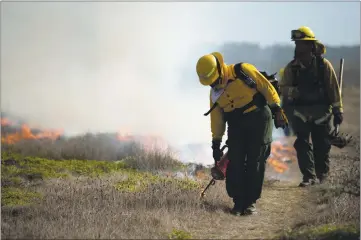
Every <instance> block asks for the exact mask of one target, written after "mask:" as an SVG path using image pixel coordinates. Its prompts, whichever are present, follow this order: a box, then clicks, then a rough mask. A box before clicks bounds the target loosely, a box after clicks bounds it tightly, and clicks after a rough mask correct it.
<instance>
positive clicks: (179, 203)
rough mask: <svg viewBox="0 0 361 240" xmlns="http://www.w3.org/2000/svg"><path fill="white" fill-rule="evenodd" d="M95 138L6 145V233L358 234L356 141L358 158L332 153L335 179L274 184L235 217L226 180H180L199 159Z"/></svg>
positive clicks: (341, 236)
mask: <svg viewBox="0 0 361 240" xmlns="http://www.w3.org/2000/svg"><path fill="white" fill-rule="evenodd" d="M94 138H96V135H91V136H89V135H85V136H84V138H83V139H82V138H77V139H78V141H79V139H81V143H77V142H76V141H74V140H69V139H68V140H58V141H54V142H51V141H44V142H46V143H45V144H42V142H41V141H38V140H29V141H22V142H19V143H18V144H14V145H4V144H3V145H2V153H1V154H2V159H1V184H2V189H1V194H2V197H1V200H2V201H1V202H2V203H1V204H2V208H1V214H2V232H1V237H2V238H7V239H15V238H17V239H24V238H33V239H34V238H36V239H48V238H68V239H69V238H82V239H85V238H86V239H94V238H97V239H114V238H116V239H121V238H125V239H129V238H133V239H134V238H162V239H165V238H168V239H191V238H203V239H206V238H218V239H219V238H228V239H229V238H238V239H240V238H241V239H245V238H247V239H249V238H269V239H270V238H274V239H358V236H359V229H360V228H359V223H360V222H359V205H360V199H359V187H360V185H359V177H360V175H359V157H358V155H359V143H358V142H357V139H356V140H355V143H356V144H354V145H353V146H351V148H352V149H351V150H350V151H356V154H355V156H345V155H344V154H334V155H333V156H332V167H331V169H332V173H331V176H330V180H329V182H328V183H326V184H322V185H315V186H314V187H311V188H309V189H300V188H297V187H295V185H296V184H294V183H281V182H277V181H269V180H266V183H265V189H264V193H263V196H262V199H261V201H260V202H259V203H258V208H259V209H260V214H259V215H256V216H251V217H243V218H242V217H241V218H237V217H234V216H231V215H230V214H229V208H230V207H231V206H232V202H231V200H230V199H229V198H228V196H227V194H226V191H225V188H224V181H217V183H216V184H215V186H212V187H211V188H210V189H209V191H208V192H207V195H206V196H205V198H204V199H203V200H200V199H199V195H200V191H201V187H204V186H205V184H207V181H208V180H209V178H208V179H206V180H207V181H203V180H194V179H192V178H187V177H181V178H176V177H174V173H175V172H177V171H178V172H183V173H185V174H184V175H185V176H186V175H187V174H186V172H187V170H189V168H191V167H192V165H190V164H187V165H185V164H181V163H180V162H179V161H177V160H175V159H174V158H173V157H172V156H171V154H170V153H169V152H161V151H156V150H155V151H148V152H147V151H144V150H142V149H141V148H140V147H139V146H137V145H135V144H133V145H127V146H125V145H116V144H115V143H113V145H112V146H113V148H111V149H109V148H108V147H109V146H106V145H105V144H103V145H100V144H99V142H98V140H96V139H94ZM101 139H105V137H104V136H101ZM66 141H71V143H72V144H68V143H66ZM112 141H113V140H111V142H112ZM94 143H96V145H92V144H94ZM108 143H109V142H108ZM57 144H59V145H57ZM80 146H85V147H84V149H83V148H82V147H80ZM102 147H105V148H104V149H102ZM92 148H97V150H93V152H92V153H93V154H94V156H92V155H91V154H90V153H89V151H90V150H89V149H92ZM120 149H122V150H120ZM127 149H128V150H127ZM126 150H127V151H128V152H126ZM67 151H69V152H67ZM122 151H125V152H122ZM205 172H206V173H207V174H208V172H209V170H208V169H206V170H205ZM140 226H142V227H140Z"/></svg>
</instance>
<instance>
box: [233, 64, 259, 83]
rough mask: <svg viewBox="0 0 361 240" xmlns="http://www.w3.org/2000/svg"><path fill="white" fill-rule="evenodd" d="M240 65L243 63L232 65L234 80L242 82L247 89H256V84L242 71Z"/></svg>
mask: <svg viewBox="0 0 361 240" xmlns="http://www.w3.org/2000/svg"><path fill="white" fill-rule="evenodd" d="M242 64H243V63H242V62H241V63H237V64H235V65H234V72H235V74H236V78H238V79H240V80H242V81H243V82H244V83H245V84H246V85H247V86H248V87H250V88H256V87H257V83H256V82H255V81H254V80H253V79H252V78H251V77H250V76H248V75H247V74H246V73H245V72H244V71H243V70H242Z"/></svg>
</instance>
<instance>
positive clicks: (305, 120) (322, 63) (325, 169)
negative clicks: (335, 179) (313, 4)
mask: <svg viewBox="0 0 361 240" xmlns="http://www.w3.org/2000/svg"><path fill="white" fill-rule="evenodd" d="M291 39H292V41H295V45H296V48H295V55H294V59H293V60H292V61H291V62H290V63H288V65H287V66H286V68H285V71H284V77H283V78H282V80H281V82H280V90H281V95H282V97H283V99H288V100H289V101H290V102H292V105H293V107H294V112H293V117H292V120H291V121H292V124H293V129H294V131H295V133H296V136H297V139H296V141H295V143H294V147H295V149H296V151H297V158H298V164H299V168H300V171H301V173H302V175H303V180H302V182H301V183H300V185H299V186H300V187H305V186H309V185H312V184H314V183H315V182H316V178H318V179H319V181H320V182H321V183H322V182H323V181H325V180H326V178H327V176H328V173H329V163H330V160H329V153H330V150H331V145H330V142H329V141H328V137H329V134H330V131H331V126H330V125H331V118H332V115H333V125H334V126H337V125H340V124H341V123H342V121H343V109H342V99H341V94H340V89H339V84H338V81H337V77H336V73H335V70H334V68H333V67H332V65H331V63H330V62H329V61H328V60H327V59H325V58H324V57H323V56H322V55H323V54H325V53H326V48H325V46H324V45H323V44H322V43H320V42H319V41H318V40H317V39H316V38H315V34H314V33H313V32H312V30H311V29H310V28H308V27H304V26H303V27H300V28H299V29H297V30H292V31H291ZM310 135H311V138H312V144H311V143H310V139H309V138H310ZM312 145H313V146H312Z"/></svg>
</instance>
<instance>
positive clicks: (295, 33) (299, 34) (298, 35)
mask: <svg viewBox="0 0 361 240" xmlns="http://www.w3.org/2000/svg"><path fill="white" fill-rule="evenodd" d="M304 38H315V37H313V36H307V35H306V34H305V33H304V32H302V31H300V30H292V31H291V39H292V40H298V39H299V40H302V39H304Z"/></svg>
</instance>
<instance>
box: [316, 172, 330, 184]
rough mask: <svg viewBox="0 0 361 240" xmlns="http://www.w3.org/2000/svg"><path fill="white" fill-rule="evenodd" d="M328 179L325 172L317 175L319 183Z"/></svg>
mask: <svg viewBox="0 0 361 240" xmlns="http://www.w3.org/2000/svg"><path fill="white" fill-rule="evenodd" d="M327 179H328V176H327V175H326V174H325V175H321V176H319V177H318V180H319V181H320V183H321V184H322V183H325V182H326V181H327Z"/></svg>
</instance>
